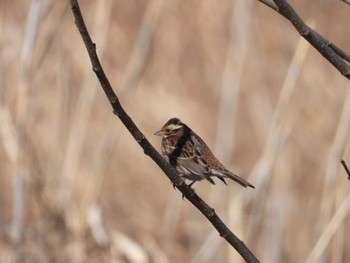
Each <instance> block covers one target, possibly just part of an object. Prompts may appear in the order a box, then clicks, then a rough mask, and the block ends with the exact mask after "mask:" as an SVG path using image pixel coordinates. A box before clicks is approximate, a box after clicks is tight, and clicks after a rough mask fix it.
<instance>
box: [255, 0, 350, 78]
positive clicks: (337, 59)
mask: <svg viewBox="0 0 350 263" xmlns="http://www.w3.org/2000/svg"><path fill="white" fill-rule="evenodd" d="M259 1H260V2H262V3H263V4H265V5H267V6H268V7H270V8H272V9H273V10H275V11H276V12H278V13H279V14H281V15H282V16H284V17H285V18H287V19H288V20H289V21H290V22H291V23H292V25H293V26H294V27H295V29H296V30H297V31H298V32H299V34H300V35H301V36H302V37H303V38H305V39H306V40H307V41H308V42H309V43H310V44H311V45H312V46H313V47H314V48H315V49H316V50H317V51H318V52H320V53H321V54H322V56H324V57H325V58H326V59H327V60H328V61H329V62H330V63H331V64H332V65H333V66H334V67H335V68H336V69H338V71H339V72H340V73H341V74H342V75H344V76H345V77H346V78H348V79H350V66H349V64H347V63H346V61H348V62H349V61H350V55H349V54H347V53H346V52H344V51H343V50H341V49H340V48H339V47H337V46H336V45H335V44H333V43H331V42H329V41H328V40H326V39H325V38H324V37H323V36H322V35H320V34H319V33H318V32H316V31H315V30H313V29H312V28H310V27H309V26H308V25H306V24H305V22H304V21H303V20H302V19H301V18H300V17H299V15H298V14H297V12H296V11H295V10H294V9H293V7H292V6H291V5H290V4H289V3H288V2H287V1H286V0H259Z"/></svg>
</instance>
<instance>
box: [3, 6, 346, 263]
mask: <svg viewBox="0 0 350 263" xmlns="http://www.w3.org/2000/svg"><path fill="white" fill-rule="evenodd" d="M292 4H293V5H294V7H295V8H296V10H297V11H298V12H299V13H300V15H301V16H302V17H303V18H304V19H305V20H307V21H308V23H311V24H312V25H313V27H315V28H316V29H317V30H318V31H319V32H320V33H321V34H323V35H324V36H326V37H327V38H328V39H330V40H331V41H333V42H334V43H336V44H337V45H339V46H340V47H342V48H343V49H344V50H345V51H347V52H350V40H349V34H348V25H349V24H350V16H349V13H350V8H349V6H347V5H345V4H344V3H342V2H340V1H316V0H312V1H300V0H298V1H293V3H292ZM81 7H82V12H83V15H84V17H85V20H86V23H87V26H88V28H89V29H90V33H91V35H92V38H93V40H94V41H95V43H96V44H97V50H98V53H99V55H100V58H101V61H102V64H103V66H104V68H105V71H106V74H107V75H108V77H109V80H110V82H111V83H112V85H113V87H114V88H115V90H116V92H117V94H118V95H119V96H120V99H121V102H122V104H123V105H124V107H125V109H126V110H127V111H128V113H129V114H130V115H131V117H132V118H133V120H134V121H135V122H136V124H137V125H138V126H139V128H141V130H142V131H143V132H144V134H145V135H146V136H147V138H148V139H149V140H151V142H152V143H153V145H156V146H157V147H158V148H159V144H160V140H159V138H156V137H155V136H153V132H154V131H156V130H157V129H158V128H160V126H161V125H162V124H163V123H164V122H165V121H166V120H167V119H169V118H170V117H173V116H177V117H180V118H181V119H182V120H183V121H184V122H186V123H187V124H189V125H190V126H191V127H192V128H193V129H194V130H195V131H197V133H199V134H200V135H201V137H202V138H203V139H204V140H205V141H206V142H207V143H208V144H209V145H210V146H211V148H212V150H213V151H214V152H215V153H216V155H217V156H218V157H220V159H222V160H223V162H224V163H225V164H226V166H227V167H229V168H230V169H231V170H233V171H235V172H237V173H238V174H239V175H241V176H242V177H244V178H249V181H250V182H251V183H253V184H254V185H255V186H256V189H255V190H252V189H241V188H240V187H239V186H238V185H236V184H234V183H230V184H229V186H228V187H226V186H225V185H223V184H221V183H220V182H218V183H217V185H216V186H215V187H213V186H211V185H209V184H206V183H205V182H203V183H198V184H196V185H195V188H196V191H197V193H198V194H200V195H201V196H203V198H204V199H205V200H207V201H208V203H209V204H210V205H211V206H212V207H214V208H215V209H216V211H217V212H218V214H219V215H220V216H222V217H223V219H224V221H225V222H227V224H228V225H229V226H230V228H231V229H232V231H233V232H234V233H236V234H237V235H238V236H239V237H240V238H241V239H242V240H243V241H244V242H245V243H246V244H247V245H248V247H249V248H250V249H251V250H252V251H253V253H254V254H255V255H256V256H257V257H258V258H259V259H260V261H261V262H270V263H271V262H293V263H294V262H308V263H311V262H333V263H340V262H349V261H350V252H349V251H350V245H349V244H350V236H349V233H350V216H349V213H348V212H349V208H350V191H349V189H350V183H349V181H347V179H346V178H347V177H346V174H345V172H344V171H343V169H341V166H340V164H339V161H340V158H341V157H343V158H344V159H345V160H346V161H347V162H348V163H350V150H349V149H350V147H349V143H350V141H349V137H348V131H349V124H350V117H349V116H350V85H349V81H348V80H347V79H345V78H344V77H342V76H341V75H340V74H339V73H338V72H337V71H336V70H335V69H334V68H333V67H332V66H331V65H330V64H329V63H328V62H327V61H326V60H324V59H323V58H322V57H321V56H320V54H318V53H317V52H316V51H315V50H313V49H312V48H310V47H309V45H308V44H306V42H305V41H304V40H300V37H299V35H298V34H297V33H296V32H295V30H294V28H292V26H291V25H290V24H289V23H288V22H287V21H286V20H284V19H283V18H282V17H281V16H279V15H278V14H276V13H274V12H273V11H272V10H270V9H269V8H267V7H266V6H264V5H262V4H261V3H259V2H258V1H253V0H249V1H248V0H246V1H238V0H236V1H194V0H193V1H177V0H169V1H166V0H149V1H113V0H100V1H81ZM0 49H1V53H0V85H1V89H0V136H1V144H0V160H1V166H0V173H1V176H0V186H1V191H0V207H1V209H0V211H1V212H0V237H1V239H0V262H156V263H158V262H159V263H161V262H162V263H163V262H164V263H165V262H242V259H241V258H240V256H239V255H238V254H237V252H236V251H234V250H233V249H232V248H230V247H229V246H228V245H227V244H226V243H225V241H224V240H222V239H221V238H220V237H219V236H218V234H217V233H216V232H215V231H214V230H213V228H212V227H211V226H210V225H209V223H208V222H207V220H206V219H205V218H203V216H201V215H200V214H199V213H198V211H197V210H195V209H194V207H192V206H191V205H190V204H189V202H187V201H183V200H182V199H181V194H179V192H178V191H174V190H173V188H172V186H171V184H170V182H169V181H168V180H167V179H166V177H165V176H164V175H163V174H162V172H161V171H160V169H159V168H158V167H157V166H156V165H155V164H154V163H153V162H152V161H151V160H150V159H149V158H147V157H146V156H145V155H144V154H143V152H142V150H141V149H140V147H139V146H138V145H137V144H136V143H135V141H134V140H133V139H132V137H131V136H130V135H129V134H128V132H127V131H126V129H125V128H124V127H123V126H122V125H121V123H120V122H119V120H118V119H117V118H115V116H113V114H112V112H111V107H110V105H109V104H108V102H107V100H106V98H105V96H104V94H103V93H102V92H101V88H100V87H99V84H98V82H97V79H96V77H95V76H94V74H93V72H92V71H91V66H90V63H89V61H88V57H87V53H86V51H85V47H84V46H83V43H82V40H81V39H80V36H79V34H78V31H77V29H76V27H75V25H74V21H73V17H72V14H71V11H70V9H69V6H68V1H49V0H47V1H0Z"/></svg>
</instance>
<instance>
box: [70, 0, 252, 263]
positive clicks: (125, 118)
mask: <svg viewBox="0 0 350 263" xmlns="http://www.w3.org/2000/svg"><path fill="white" fill-rule="evenodd" d="M70 5H71V8H72V11H73V15H74V17H75V24H76V26H77V28H78V30H79V32H80V35H81V37H82V39H83V41H84V44H85V46H86V49H87V52H88V54H89V57H90V61H91V64H92V69H93V71H94V72H95V73H96V76H97V78H98V80H99V81H100V84H101V86H102V88H103V90H104V92H105V94H106V96H107V98H108V100H109V102H110V103H111V106H112V108H113V112H114V114H116V115H117V116H118V117H119V119H120V120H121V121H122V123H123V124H124V126H125V127H126V128H127V129H128V130H129V132H130V133H131V135H132V136H133V137H134V139H135V140H136V141H137V142H138V144H139V145H140V146H141V147H142V149H143V151H144V153H145V154H146V155H148V156H149V157H150V158H152V160H153V161H154V162H155V163H156V164H157V165H158V166H159V167H160V168H161V169H162V170H163V172H164V173H165V174H166V175H167V176H168V178H169V179H170V180H171V181H172V183H173V184H174V185H175V186H176V188H177V189H179V190H180V192H181V193H182V194H183V195H184V196H185V197H186V198H187V199H188V200H189V201H190V202H191V203H192V204H193V205H194V206H195V207H197V208H198V210H199V211H200V212H201V213H202V214H203V215H204V216H205V217H206V218H207V219H208V220H209V221H210V222H211V224H212V225H213V226H214V227H215V228H216V229H217V231H218V232H219V234H220V236H221V237H223V238H225V239H226V241H227V242H228V243H229V244H230V245H231V246H232V247H234V248H235V249H236V250H237V252H238V253H239V254H241V256H242V257H243V258H244V259H245V260H246V262H251V263H258V262H259V261H258V259H257V258H256V257H255V256H254V255H253V254H252V253H251V252H250V250H249V249H248V248H247V247H246V246H245V244H244V243H243V242H242V241H241V240H240V239H239V238H238V237H237V236H235V235H234V234H233V233H232V232H231V231H230V229H229V228H228V227H227V226H226V225H225V224H224V223H223V221H222V220H221V219H220V218H219V217H218V215H217V214H216V213H215V211H214V209H213V208H211V207H210V206H209V205H208V204H207V203H205V202H204V201H203V200H202V199H201V198H200V197H199V196H198V195H197V194H196V193H195V192H194V191H193V190H192V189H191V188H190V187H188V186H187V185H186V184H185V183H184V181H183V180H182V179H181V178H180V177H179V175H178V173H177V171H176V169H174V168H173V167H172V166H170V165H169V164H168V163H167V162H166V161H165V160H164V159H163V158H162V157H161V156H160V155H159V153H158V152H157V151H156V150H155V149H154V147H153V146H152V145H151V144H150V143H149V141H148V140H147V139H146V137H145V136H144V135H143V134H142V133H141V131H140V130H139V129H138V128H137V126H136V125H135V123H134V122H133V121H132V119H131V118H130V117H129V115H128V114H127V113H126V111H125V110H124V109H123V107H122V105H121V104H120V101H119V99H118V97H117V95H116V94H115V93H114V91H113V89H112V87H111V84H110V83H109V81H108V79H107V77H106V75H105V73H104V71H103V68H102V66H101V64H100V61H99V58H98V56H97V53H96V45H95V44H94V43H93V42H92V40H91V37H90V35H89V32H88V30H87V28H86V26H85V23H84V20H83V17H82V14H81V11H80V7H79V4H78V1H77V0H70Z"/></svg>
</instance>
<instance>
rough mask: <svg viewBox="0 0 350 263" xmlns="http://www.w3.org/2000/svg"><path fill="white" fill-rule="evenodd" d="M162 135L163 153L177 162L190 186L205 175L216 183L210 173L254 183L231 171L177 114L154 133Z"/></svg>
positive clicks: (245, 182)
mask: <svg viewBox="0 0 350 263" xmlns="http://www.w3.org/2000/svg"><path fill="white" fill-rule="evenodd" d="M155 135H159V136H162V155H163V156H164V158H166V159H167V160H168V161H169V163H170V164H172V165H174V166H176V168H177V170H178V172H179V173H180V175H182V176H183V177H184V178H186V179H189V180H191V181H193V182H192V183H191V184H190V186H191V185H192V184H193V183H194V182H196V181H200V180H203V179H206V180H208V181H209V182H210V183H212V184H215V182H214V181H213V179H212V178H211V177H213V176H215V177H217V178H219V179H220V180H221V181H222V182H224V183H225V184H226V182H225V180H224V178H229V179H231V180H233V181H235V182H236V183H238V184H240V185H242V186H244V187H248V186H249V187H252V188H254V186H253V185H252V184H250V183H248V182H247V181H246V180H244V179H243V178H241V177H239V176H238V175H235V174H233V173H231V172H230V171H228V170H227V169H226V168H225V167H224V165H223V164H222V163H221V162H220V161H219V160H218V159H217V158H216V157H215V156H214V154H213V153H212V152H211V150H210V149H209V147H208V146H207V145H206V144H205V142H204V141H203V140H202V139H201V138H200V137H199V136H198V135H197V134H196V133H194V132H193V131H192V130H191V129H190V128H189V127H188V126H187V125H186V124H184V123H182V122H181V121H180V120H179V119H178V118H172V119H170V120H169V121H167V122H166V123H165V124H164V126H163V127H162V128H161V129H160V130H159V131H158V132H156V133H155Z"/></svg>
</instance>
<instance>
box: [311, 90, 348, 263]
mask: <svg viewBox="0 0 350 263" xmlns="http://www.w3.org/2000/svg"><path fill="white" fill-rule="evenodd" d="M349 131H350V87H349V89H348V91H347V95H346V98H345V102H344V105H343V110H342V114H341V117H340V120H339V124H338V127H337V131H336V135H335V138H334V141H333V145H332V148H331V150H330V153H329V157H328V163H327V168H326V173H325V177H326V178H325V185H324V189H323V195H322V200H321V210H320V221H321V222H322V224H321V225H320V227H321V229H322V230H323V231H322V234H321V237H320V238H319V240H318V241H317V243H316V245H315V246H314V248H313V250H312V252H311V254H310V255H309V256H308V259H307V260H306V262H307V263H311V262H318V261H319V260H320V258H321V257H322V255H325V250H326V249H327V244H328V243H329V242H330V240H331V238H332V237H333V235H335V236H336V237H337V238H336V239H335V240H334V246H333V250H332V254H333V256H332V257H333V261H332V262H342V261H341V255H342V254H343V251H342V250H341V248H342V247H343V246H344V244H343V242H344V236H343V234H342V231H341V227H342V224H341V223H342V222H341V221H339V220H340V218H338V221H336V222H338V223H337V224H336V225H334V224H335V223H334V224H333V225H332V226H333V228H331V230H330V229H329V228H327V227H326V226H330V224H331V221H330V220H331V218H332V220H335V219H334V216H333V217H332V214H333V212H332V211H333V210H334V209H335V210H336V211H340V206H344V205H345V204H344V202H343V198H344V191H342V189H341V188H340V187H339V186H342V185H344V181H346V177H341V178H340V179H338V180H337V178H336V176H337V174H338V171H339V167H340V160H341V157H342V155H343V153H344V150H345V145H346V141H347V139H348V138H349ZM342 211H343V210H342ZM344 216H345V215H344ZM335 226H336V227H337V228H334V227H335ZM336 230H338V234H337V232H336ZM329 235H331V236H329Z"/></svg>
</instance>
